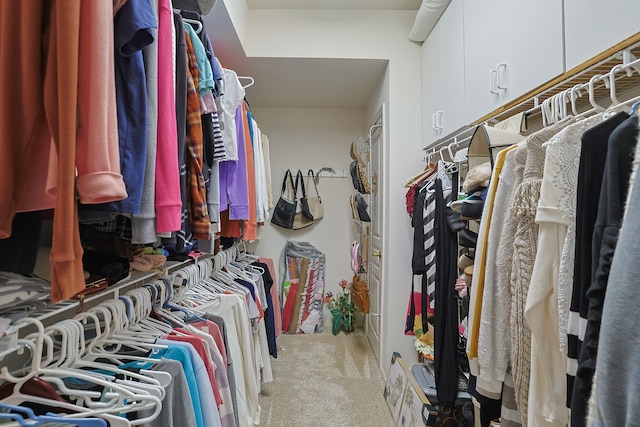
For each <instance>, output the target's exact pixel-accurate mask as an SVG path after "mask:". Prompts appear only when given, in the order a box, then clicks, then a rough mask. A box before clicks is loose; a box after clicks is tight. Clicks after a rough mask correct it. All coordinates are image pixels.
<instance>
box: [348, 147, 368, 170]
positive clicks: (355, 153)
mask: <svg viewBox="0 0 640 427" xmlns="http://www.w3.org/2000/svg"><path fill="white" fill-rule="evenodd" d="M349 155H350V156H351V158H352V159H353V160H355V161H356V162H359V163H360V164H361V165H365V164H366V163H365V162H364V161H363V160H362V157H361V156H360V151H359V150H358V144H357V143H355V142H352V143H351V149H350V150H349Z"/></svg>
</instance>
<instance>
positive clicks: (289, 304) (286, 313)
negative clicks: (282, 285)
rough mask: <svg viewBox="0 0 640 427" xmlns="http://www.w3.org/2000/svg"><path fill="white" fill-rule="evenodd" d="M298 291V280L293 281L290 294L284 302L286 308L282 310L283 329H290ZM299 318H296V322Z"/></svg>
mask: <svg viewBox="0 0 640 427" xmlns="http://www.w3.org/2000/svg"><path fill="white" fill-rule="evenodd" d="M297 293H298V281H297V280H296V281H292V282H291V285H290V286H289V294H288V296H287V298H286V300H285V303H284V309H283V310H282V330H283V331H288V330H289V326H290V324H291V316H292V315H293V306H294V305H295V301H296V294H297ZM297 321H298V320H297V319H296V322H297Z"/></svg>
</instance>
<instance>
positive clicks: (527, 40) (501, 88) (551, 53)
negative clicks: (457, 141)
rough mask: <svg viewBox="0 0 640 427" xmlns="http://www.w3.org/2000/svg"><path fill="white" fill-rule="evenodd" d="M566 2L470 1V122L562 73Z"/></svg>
mask: <svg viewBox="0 0 640 427" xmlns="http://www.w3.org/2000/svg"><path fill="white" fill-rule="evenodd" d="M562 26H563V22H562V2H560V1H557V0H538V1H535V2H532V1H525V0H466V1H465V2H464V51H465V82H466V85H465V90H466V94H467V95H466V97H467V102H466V105H467V120H468V121H470V122H473V121H475V120H478V119H479V118H481V117H482V116H484V115H486V114H488V113H490V112H491V111H493V110H495V109H497V108H499V107H500V106H502V105H504V104H506V103H507V102H509V101H511V100H513V99H515V98H517V97H518V96H521V95H524V94H525V93H526V92H528V91H529V90H531V89H534V88H536V87H537V86H539V85H541V84H543V83H545V82H546V81H548V80H550V79H552V78H554V77H556V76H558V75H560V74H562V72H563V71H564V66H563V42H562V40H563V38H562Z"/></svg>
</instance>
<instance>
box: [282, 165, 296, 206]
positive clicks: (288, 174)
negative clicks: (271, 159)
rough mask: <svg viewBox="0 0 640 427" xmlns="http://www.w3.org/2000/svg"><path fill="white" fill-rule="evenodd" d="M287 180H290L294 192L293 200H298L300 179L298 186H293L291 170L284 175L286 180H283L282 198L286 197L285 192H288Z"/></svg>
mask: <svg viewBox="0 0 640 427" xmlns="http://www.w3.org/2000/svg"><path fill="white" fill-rule="evenodd" d="M287 178H289V183H290V184H291V189H292V191H293V200H294V201H295V200H297V198H298V179H297V177H296V184H295V185H294V184H293V175H291V170H290V169H287V171H286V172H285V173H284V178H283V179H282V190H281V191H280V196H284V195H285V194H284V193H285V191H287Z"/></svg>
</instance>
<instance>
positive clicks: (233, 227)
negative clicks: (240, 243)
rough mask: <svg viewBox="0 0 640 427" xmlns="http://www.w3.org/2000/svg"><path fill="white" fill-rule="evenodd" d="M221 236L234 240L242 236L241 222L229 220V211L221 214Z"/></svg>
mask: <svg viewBox="0 0 640 427" xmlns="http://www.w3.org/2000/svg"><path fill="white" fill-rule="evenodd" d="M220 235H221V236H223V237H233V238H239V237H241V236H242V232H241V230H240V220H237V219H229V209H226V210H224V211H222V212H220Z"/></svg>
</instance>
